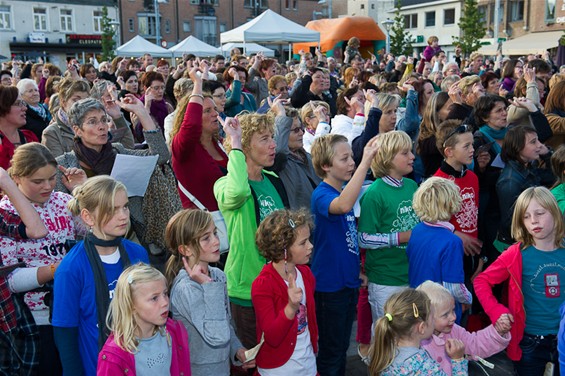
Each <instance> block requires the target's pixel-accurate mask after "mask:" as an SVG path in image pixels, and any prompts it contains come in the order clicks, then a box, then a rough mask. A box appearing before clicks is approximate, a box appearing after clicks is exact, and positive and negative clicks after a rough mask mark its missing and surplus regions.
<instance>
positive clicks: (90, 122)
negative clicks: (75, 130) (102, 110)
mask: <svg viewBox="0 0 565 376" xmlns="http://www.w3.org/2000/svg"><path fill="white" fill-rule="evenodd" d="M109 122H110V118H109V117H108V116H102V117H101V118H100V120H98V119H95V118H92V119H88V120H87V121H85V122H84V123H83V125H87V126H89V127H96V126H97V125H98V124H102V125H108V123H109Z"/></svg>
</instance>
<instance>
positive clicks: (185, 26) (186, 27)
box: [182, 21, 190, 33]
mask: <svg viewBox="0 0 565 376" xmlns="http://www.w3.org/2000/svg"><path fill="white" fill-rule="evenodd" d="M182 31H184V32H185V33H190V21H184V22H183V23H182Z"/></svg>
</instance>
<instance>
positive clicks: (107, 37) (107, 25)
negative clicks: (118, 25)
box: [102, 7, 116, 61]
mask: <svg viewBox="0 0 565 376" xmlns="http://www.w3.org/2000/svg"><path fill="white" fill-rule="evenodd" d="M111 22H112V20H111V19H110V18H109V17H108V8H106V7H102V60H103V61H111V60H112V59H113V58H114V56H116V55H115V53H114V52H115V48H116V41H115V40H114V35H115V34H116V32H115V30H114V27H113V26H112V24H111Z"/></svg>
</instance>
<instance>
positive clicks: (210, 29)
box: [194, 17, 217, 46]
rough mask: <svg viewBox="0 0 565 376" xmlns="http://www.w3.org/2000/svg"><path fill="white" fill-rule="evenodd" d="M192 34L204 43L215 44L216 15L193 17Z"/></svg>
mask: <svg viewBox="0 0 565 376" xmlns="http://www.w3.org/2000/svg"><path fill="white" fill-rule="evenodd" d="M194 36H195V37H196V38H198V39H200V40H201V41H203V42H204V43H208V44H211V45H213V46H215V45H216V36H217V32H216V17H194Z"/></svg>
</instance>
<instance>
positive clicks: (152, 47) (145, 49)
mask: <svg viewBox="0 0 565 376" xmlns="http://www.w3.org/2000/svg"><path fill="white" fill-rule="evenodd" d="M116 52H117V54H118V56H132V57H138V56H143V55H144V54H151V55H152V56H155V57H171V53H170V52H169V50H167V49H165V48H163V47H159V46H157V45H156V44H153V43H151V42H149V41H148V40H147V39H144V38H142V37H140V36H139V35H137V36H135V37H134V38H133V39H132V40H130V41H129V42H127V43H126V44H123V45H121V46H120V47H118V48H117V49H116Z"/></svg>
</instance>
